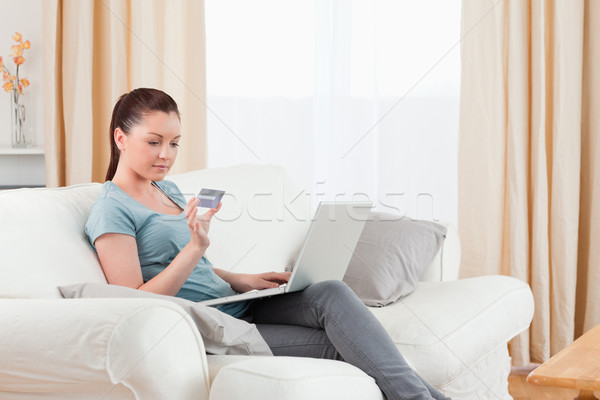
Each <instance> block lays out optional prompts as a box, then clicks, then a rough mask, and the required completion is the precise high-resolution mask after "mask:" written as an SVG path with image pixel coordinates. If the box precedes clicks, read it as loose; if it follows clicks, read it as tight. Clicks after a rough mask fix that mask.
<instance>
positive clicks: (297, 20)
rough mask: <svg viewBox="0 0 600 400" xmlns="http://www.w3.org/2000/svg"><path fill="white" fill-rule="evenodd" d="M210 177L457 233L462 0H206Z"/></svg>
mask: <svg viewBox="0 0 600 400" xmlns="http://www.w3.org/2000/svg"><path fill="white" fill-rule="evenodd" d="M206 37H207V39H206V46H207V92H208V101H207V103H208V107H209V110H208V166H209V167H218V166H224V165H231V164H237V163H243V162H258V163H270V164H279V165H283V166H284V167H285V168H286V169H287V171H288V172H289V173H290V174H291V176H292V178H293V179H294V180H295V181H296V182H298V183H299V184H300V185H301V186H302V187H304V188H306V192H305V195H310V196H312V198H313V200H315V201H317V200H330V199H365V198H369V199H371V200H372V201H373V202H374V203H375V205H376V206H377V209H379V210H381V211H389V212H396V213H402V214H406V215H409V216H412V217H416V218H424V219H439V220H445V221H451V222H456V191H457V189H456V186H457V185H456V180H457V178H456V164H457V160H456V154H457V151H456V149H457V133H458V96H459V87H460V45H459V40H460V0H452V1H448V0H429V1H422V2H414V1H399V0H375V1H366V0H361V1H359V0H355V1H348V0H316V1H314V2H307V1H305V0H286V1H275V0H255V1H252V2H245V1H243V0H207V1H206Z"/></svg>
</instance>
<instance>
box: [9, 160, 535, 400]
mask: <svg viewBox="0 0 600 400" xmlns="http://www.w3.org/2000/svg"><path fill="white" fill-rule="evenodd" d="M169 179H171V180H173V181H175V182H176V183H177V184H178V185H179V186H180V188H181V189H182V191H183V192H184V193H186V194H188V195H193V194H195V193H197V192H198V190H199V189H200V188H201V187H211V188H219V189H224V190H226V191H227V193H228V195H227V196H226V197H225V198H224V200H223V203H224V204H223V208H222V210H221V212H220V213H219V214H217V215H218V217H219V218H215V219H214V220H213V224H212V227H211V232H210V237H211V246H210V248H209V251H208V253H207V256H208V257H209V259H210V260H211V261H212V262H213V263H214V264H215V265H217V266H219V267H220V268H225V269H233V270H235V271H237V272H240V271H246V272H259V271H264V270H283V268H284V267H285V266H286V265H287V264H289V263H290V262H291V261H292V260H293V258H294V257H295V256H296V254H297V251H298V249H299V246H300V243H301V240H302V238H303V237H304V234H305V232H306V229H307V227H308V223H309V222H308V221H309V218H310V216H311V214H312V211H313V210H311V204H310V200H309V197H308V196H306V193H305V192H303V191H301V190H300V189H298V188H297V187H296V186H295V185H294V184H293V183H292V182H291V181H290V180H289V178H288V177H287V175H286V173H285V172H284V171H283V169H281V168H280V167H275V166H261V165H241V166H235V167H229V168H221V169H210V170H202V171H195V172H190V173H187V174H181V175H177V176H172V177H170V178H169ZM99 191H100V184H85V185H76V186H71V187H67V188H59V189H18V190H10V191H4V192H0V255H1V260H2V261H1V264H0V322H1V323H0V399H144V400H146V399H178V400H179V399H181V400H187V399H212V400H221V399H228V400H230V399H238V398H258V399H345V400H347V399H360V400H369V399H382V398H383V395H382V394H381V392H380V391H379V390H378V388H377V386H376V385H375V383H374V381H373V380H372V379H371V378H370V377H368V376H367V375H365V374H364V373H363V372H362V371H360V370H358V369H357V368H355V367H353V366H351V365H349V364H346V363H344V362H339V361H331V360H317V359H308V358H291V357H256V356H231V355H225V356H223V355H221V356H215V355H209V356H207V355H206V354H205V350H204V345H203V342H202V338H201V337H200V335H199V333H198V331H197V329H196V328H195V325H194V324H193V322H192V321H191V318H190V316H189V315H188V314H186V313H185V312H183V310H182V309H181V308H180V307H179V306H177V305H174V304H173V303H171V302H168V301H164V300H157V299H68V300H67V299H62V298H61V296H60V294H59V291H58V290H57V286H59V285H68V284H74V283H81V282H97V283H105V282H106V281H105V278H104V276H103V274H102V270H101V268H100V265H99V263H98V260H97V257H96V255H95V253H94V251H93V249H92V248H91V246H90V245H89V244H88V242H87V239H86V237H85V234H84V230H83V227H84V224H85V221H86V218H87V215H88V212H89V209H90V207H91V205H92V203H93V201H94V199H95V197H96V196H97V195H98V193H99ZM459 259H460V245H459V241H458V236H457V233H456V230H455V229H454V228H453V227H452V226H449V227H448V235H447V239H446V241H445V244H444V246H443V248H442V250H440V253H439V254H438V255H437V256H436V258H435V259H434V261H433V262H432V264H431V266H430V267H429V269H428V270H427V272H426V273H425V276H424V278H423V282H421V283H420V284H419V286H418V287H417V289H416V290H415V291H414V292H413V293H411V294H410V295H408V296H406V297H405V298H403V299H401V300H400V301H398V302H396V303H394V304H392V305H389V306H387V307H383V308H372V309H371V310H372V311H373V313H374V314H375V315H376V317H377V318H378V319H379V320H380V321H381V322H382V324H383V325H384V326H385V328H386V329H387V330H388V331H389V333H390V335H391V336H392V338H393V340H394V342H395V343H396V345H397V346H398V348H399V349H400V351H401V352H402V354H403V355H404V356H405V358H406V359H407V360H408V362H409V363H410V364H411V365H412V366H413V367H414V368H415V369H416V370H417V371H418V372H419V373H420V374H421V375H422V376H423V377H424V378H425V379H427V380H428V381H429V382H431V383H432V384H433V385H435V386H436V387H438V388H439V389H441V390H442V391H443V392H444V393H445V394H447V395H448V396H451V397H452V398H453V399H502V400H505V399H510V398H511V397H510V395H509V394H508V390H507V377H508V374H509V371H510V358H509V355H508V350H507V342H508V341H509V340H510V339H511V338H512V337H514V336H515V335H517V334H518V333H520V332H521V331H523V330H525V329H527V328H528V326H529V324H530V322H531V318H532V315H533V299H532V296H531V291H530V289H529V287H528V286H527V285H526V284H525V283H522V282H520V281H518V280H516V279H513V278H509V277H504V276H486V277H480V278H472V279H462V280H457V279H456V278H457V276H458V266H459Z"/></svg>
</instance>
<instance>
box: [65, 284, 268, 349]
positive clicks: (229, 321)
mask: <svg viewBox="0 0 600 400" xmlns="http://www.w3.org/2000/svg"><path fill="white" fill-rule="evenodd" d="M58 289H59V290H60V292H61V294H62V295H63V296H64V297H65V298H148V299H161V300H165V301H168V302H171V303H175V304H178V305H179V306H181V307H182V308H183V310H184V311H185V312H187V313H188V314H189V316H190V317H192V320H193V321H194V323H195V324H196V327H197V328H198V331H199V332H200V335H201V336H202V339H203V341H204V346H205V347H206V352H207V353H211V354H236V355H237V354H248V355H267V356H272V355H273V353H272V352H271V349H270V348H269V346H268V345H267V343H266V342H265V341H264V339H263V338H262V336H261V335H260V333H259V332H258V329H256V325H254V324H250V323H248V322H246V321H244V320H241V319H237V318H234V317H232V316H230V315H228V314H225V313H223V312H221V311H219V310H217V309H215V308H212V307H207V306H205V305H203V304H199V303H195V302H193V301H190V300H186V299H182V298H180V297H174V296H165V295H160V294H156V293H150V292H146V291H143V290H137V289H133V288H129V287H124V286H117V285H109V284H95V283H83V284H77V285H69V286H60V287H59V288H58Z"/></svg>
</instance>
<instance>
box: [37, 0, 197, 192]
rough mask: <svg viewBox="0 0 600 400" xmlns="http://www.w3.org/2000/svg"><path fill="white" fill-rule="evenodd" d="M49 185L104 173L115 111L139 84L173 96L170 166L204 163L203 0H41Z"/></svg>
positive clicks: (183, 168)
mask: <svg viewBox="0 0 600 400" xmlns="http://www.w3.org/2000/svg"><path fill="white" fill-rule="evenodd" d="M43 29H44V65H45V72H44V85H45V86H44V132H45V133H44V134H45V143H46V185H47V186H50V187H53V186H64V185H71V184H75V183H82V182H90V181H96V182H104V176H105V174H106V168H107V166H108V160H109V156H110V147H109V139H108V138H109V133H108V127H109V124H110V117H111V111H112V107H113V105H114V103H115V102H116V100H117V98H118V97H119V96H120V95H121V94H123V93H125V92H127V91H130V90H132V89H134V88H137V87H155V88H158V89H161V90H164V91H165V92H167V93H169V94H170V95H171V96H172V97H173V98H174V99H175V101H177V103H178V105H179V108H180V111H181V117H182V141H181V149H180V151H179V156H178V159H177V162H176V164H175V166H174V167H173V170H172V173H177V172H183V171H188V170H193V169H199V168H204V167H205V160H206V106H205V98H206V67H205V32H204V1H203V0H162V1H159V0H102V1H101V0H95V1H94V0H45V1H44V27H43Z"/></svg>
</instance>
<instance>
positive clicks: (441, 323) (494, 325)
mask: <svg viewBox="0 0 600 400" xmlns="http://www.w3.org/2000/svg"><path fill="white" fill-rule="evenodd" d="M370 310H371V311H372V312H373V314H374V315H375V317H377V319H378V320H379V321H380V322H381V323H382V325H383V326H384V327H385V329H386V330H387V331H388V333H389V334H390V336H391V337H392V340H393V341H394V343H395V344H396V346H397V347H398V349H399V350H400V352H401V353H402V355H404V357H405V358H406V360H407V362H408V363H409V364H410V365H411V366H412V367H413V368H415V370H416V371H417V372H419V374H421V376H423V378H425V379H426V380H427V381H428V382H430V383H431V384H433V385H434V386H436V387H444V386H445V385H447V384H448V383H450V382H452V381H453V380H454V379H456V378H458V377H459V376H461V375H463V374H464V373H465V371H467V370H468V369H469V368H471V366H473V365H475V364H477V363H478V362H479V361H480V360H482V359H483V358H485V357H487V356H488V355H489V354H491V353H492V352H494V351H495V350H496V349H498V348H499V347H500V346H506V343H507V342H508V341H509V340H510V339H512V338H513V337H515V336H516V335H517V334H519V333H521V332H522V331H524V330H525V329H527V328H528V327H529V323H530V322H531V318H532V317H533V296H532V294H531V290H530V289H529V286H528V285H527V284H526V283H524V282H522V281H520V280H518V279H515V278H511V277H507V276H482V277H477V278H469V279H460V280H456V281H449V282H421V283H420V284H419V286H418V287H417V289H415V291H414V292H412V293H411V294H410V295H408V296H406V297H405V298H402V299H400V300H398V301H397V302H396V303H394V304H392V305H389V306H387V307H382V308H370ZM515 310H519V312H515Z"/></svg>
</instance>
